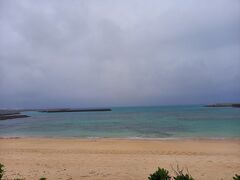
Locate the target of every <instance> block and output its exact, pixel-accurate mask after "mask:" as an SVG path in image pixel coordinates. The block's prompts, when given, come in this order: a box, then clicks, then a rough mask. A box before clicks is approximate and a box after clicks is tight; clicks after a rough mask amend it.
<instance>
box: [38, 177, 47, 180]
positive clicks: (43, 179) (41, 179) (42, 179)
mask: <svg viewBox="0 0 240 180" xmlns="http://www.w3.org/2000/svg"><path fill="white" fill-rule="evenodd" d="M39 180H47V178H45V177H41V178H40V179H39Z"/></svg>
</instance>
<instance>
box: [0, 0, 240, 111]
mask: <svg viewBox="0 0 240 180" xmlns="http://www.w3.org/2000/svg"><path fill="white" fill-rule="evenodd" d="M239 22H240V2H239V1H238V0H230V1H229V0H213V1H211V2H210V1H207V0H203V1H195V0H187V1H184V3H182V2H180V1H167V0H162V1H157V0H156V1H151V2H146V1H143V0H133V1H127V0H125V1H124V0H123V1H110V0H102V1H97V0H96V1H84V0H82V1H74V0H70V1H67V0H63V1H60V2H59V1H54V0H52V1H47V0H43V1H39V2H36V1H33V0H23V1H17V0H13V1H8V0H1V1H0V107H1V108H5V107H12V108H13V107H66V106H69V107H86V106H122V105H159V104H186V103H187V104H189V103H211V102H221V101H240V83H239V80H240V33H239V32H240V23H239Z"/></svg>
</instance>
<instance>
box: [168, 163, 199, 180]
mask: <svg viewBox="0 0 240 180" xmlns="http://www.w3.org/2000/svg"><path fill="white" fill-rule="evenodd" d="M172 169H173V171H174V172H175V174H176V177H173V179H174V180H194V179H193V177H192V176H191V175H190V174H189V172H188V169H187V173H186V174H184V173H183V169H180V168H179V166H178V165H177V169H176V170H175V169H174V168H172Z"/></svg>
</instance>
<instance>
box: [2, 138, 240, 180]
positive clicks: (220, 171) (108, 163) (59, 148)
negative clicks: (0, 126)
mask: <svg viewBox="0 0 240 180" xmlns="http://www.w3.org/2000/svg"><path fill="white" fill-rule="evenodd" d="M0 163H2V164H4V165H5V167H6V174H5V178H8V179H14V178H24V179H26V180H28V179H31V180H32V179H38V178H40V177H46V178H47V179H111V180H112V179H117V180H122V179H125V180H126V179H136V180H137V179H138V180H141V179H142V180H143V179H147V177H148V176H149V174H150V173H153V172H154V171H155V170H156V169H157V167H158V166H160V167H164V168H167V169H169V170H170V172H171V174H173V171H172V170H171V166H173V167H176V165H177V164H178V165H179V166H180V167H184V168H188V170H189V172H190V173H191V174H192V176H193V177H195V178H196V179H199V180H201V179H204V180H205V179H206V180H215V179H216V180H220V179H224V180H228V179H229V180H230V179H231V178H232V176H233V175H234V174H235V173H238V174H239V172H240V140H127V139H57V138H55V139H54V138H2V139H0Z"/></svg>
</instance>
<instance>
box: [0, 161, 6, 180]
mask: <svg viewBox="0 0 240 180" xmlns="http://www.w3.org/2000/svg"><path fill="white" fill-rule="evenodd" d="M4 172H5V170H4V165H3V164H1V163H0V180H1V179H2V177H3V175H4Z"/></svg>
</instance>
